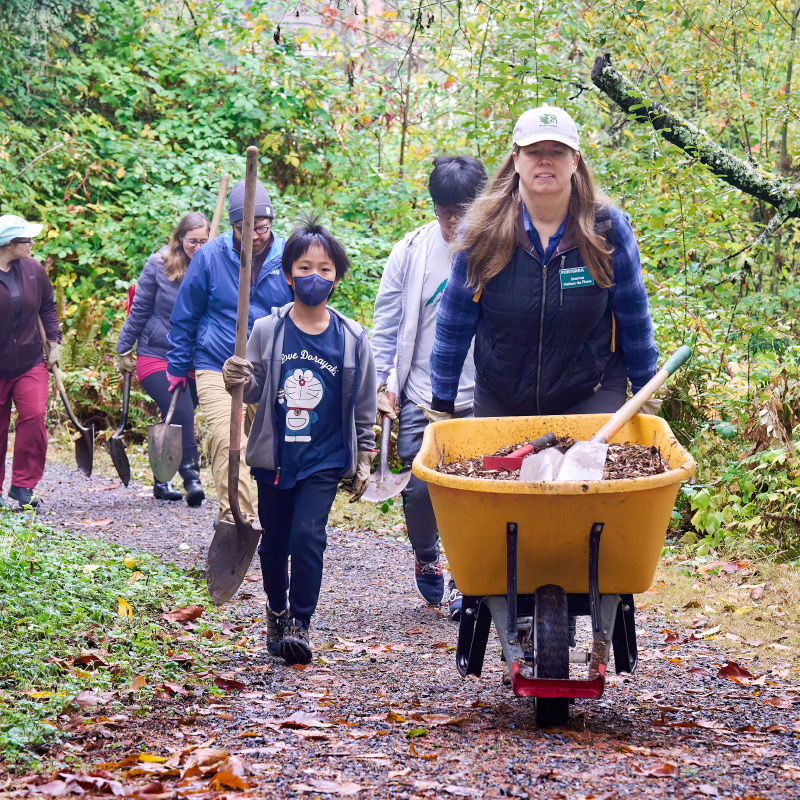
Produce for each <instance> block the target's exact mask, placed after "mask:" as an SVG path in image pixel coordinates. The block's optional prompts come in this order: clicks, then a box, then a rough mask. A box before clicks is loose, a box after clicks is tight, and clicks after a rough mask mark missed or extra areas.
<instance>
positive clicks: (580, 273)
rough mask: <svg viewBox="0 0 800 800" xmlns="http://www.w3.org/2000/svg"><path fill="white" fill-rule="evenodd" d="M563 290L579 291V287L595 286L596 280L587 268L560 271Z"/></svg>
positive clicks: (571, 268)
mask: <svg viewBox="0 0 800 800" xmlns="http://www.w3.org/2000/svg"><path fill="white" fill-rule="evenodd" d="M558 274H559V277H560V278H561V288H562V289H577V288H578V287H579V286H594V278H592V274H591V272H589V269H588V268H587V267H570V268H569V269H561V270H559V271H558Z"/></svg>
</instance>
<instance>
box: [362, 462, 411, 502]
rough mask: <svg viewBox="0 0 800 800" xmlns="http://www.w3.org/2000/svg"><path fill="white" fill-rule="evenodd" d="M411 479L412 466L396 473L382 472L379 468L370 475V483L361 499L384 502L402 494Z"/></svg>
mask: <svg viewBox="0 0 800 800" xmlns="http://www.w3.org/2000/svg"><path fill="white" fill-rule="evenodd" d="M410 480H411V467H406V468H405V469H404V470H401V471H400V472H398V473H396V474H395V473H394V472H384V473H381V471H380V469H379V470H377V471H376V472H373V473H372V475H370V478H369V485H368V486H367V489H366V491H365V492H364V494H362V495H361V499H362V500H366V501H367V502H369V503H384V502H386V501H387V500H390V499H391V498H392V497H395V496H397V495H398V494H400V492H402V491H403V489H405V488H406V486H407V485H408V482H409V481H410Z"/></svg>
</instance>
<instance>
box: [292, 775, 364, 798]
mask: <svg viewBox="0 0 800 800" xmlns="http://www.w3.org/2000/svg"><path fill="white" fill-rule="evenodd" d="M289 788H290V789H292V790H293V791H295V792H304V793H307V794H308V793H313V792H319V793H320V794H336V795H339V797H353V796H355V795H357V794H358V793H359V792H361V791H363V789H364V787H363V786H360V785H359V784H357V783H352V782H350V781H326V780H321V779H313V778H312V779H311V780H309V781H308V783H293V784H292V785H291V786H289Z"/></svg>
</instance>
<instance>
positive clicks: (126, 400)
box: [106, 371, 174, 486]
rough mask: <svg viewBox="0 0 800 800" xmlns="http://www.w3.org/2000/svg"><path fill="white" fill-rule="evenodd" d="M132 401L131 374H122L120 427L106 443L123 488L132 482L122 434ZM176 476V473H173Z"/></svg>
mask: <svg viewBox="0 0 800 800" xmlns="http://www.w3.org/2000/svg"><path fill="white" fill-rule="evenodd" d="M130 400H131V373H130V372H127V371H126V372H123V373H122V418H121V419H120V421H119V427H118V428H117V429H116V430H115V431H114V433H113V434H111V438H110V439H108V440H107V441H106V449H107V450H108V454H109V455H110V456H111V461H112V463H113V464H114V469H115V470H116V471H117V475H119V479H120V480H121V481H122V484H123V486H127V485H128V484H129V483H130V480H131V465H130V463H129V462H128V454H127V453H126V452H125V440H124V439H123V438H122V434H123V433H124V432H125V426H126V425H127V424H128V406H129V405H130ZM173 474H174V473H173Z"/></svg>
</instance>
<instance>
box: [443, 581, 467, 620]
mask: <svg viewBox="0 0 800 800" xmlns="http://www.w3.org/2000/svg"><path fill="white" fill-rule="evenodd" d="M463 599H464V598H463V595H462V594H461V592H459V591H458V589H456V582H455V581H454V580H453V579H452V578H450V583H449V584H448V586H447V605H448V611H447V616H448V618H449V619H451V620H452V621H453V622H458V621H459V620H460V619H461V604H462V602H463Z"/></svg>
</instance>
